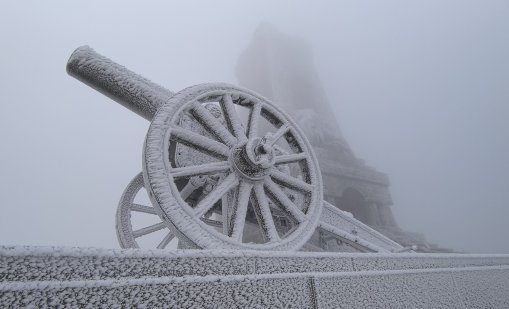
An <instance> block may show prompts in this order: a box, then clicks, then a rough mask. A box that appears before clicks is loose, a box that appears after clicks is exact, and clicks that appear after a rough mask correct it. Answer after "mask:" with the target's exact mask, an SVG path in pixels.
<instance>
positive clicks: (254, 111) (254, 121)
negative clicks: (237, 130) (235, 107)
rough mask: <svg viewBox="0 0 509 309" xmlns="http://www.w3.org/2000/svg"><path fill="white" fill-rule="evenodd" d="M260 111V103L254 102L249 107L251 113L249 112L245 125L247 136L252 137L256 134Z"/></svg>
mask: <svg viewBox="0 0 509 309" xmlns="http://www.w3.org/2000/svg"><path fill="white" fill-rule="evenodd" d="M261 112H262V104H261V103H255V104H254V105H253V107H252V108H251V113H250V114H249V122H248V126H247V129H248V131H247V136H248V138H250V139H251V138H254V137H256V135H257V134H258V125H259V122H260V117H261Z"/></svg>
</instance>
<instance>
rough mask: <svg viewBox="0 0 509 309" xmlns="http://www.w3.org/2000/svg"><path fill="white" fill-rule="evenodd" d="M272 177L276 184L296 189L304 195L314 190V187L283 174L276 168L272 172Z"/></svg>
mask: <svg viewBox="0 0 509 309" xmlns="http://www.w3.org/2000/svg"><path fill="white" fill-rule="evenodd" d="M270 176H271V177H272V178H274V181H275V182H276V183H278V184H280V185H282V186H285V187H288V188H291V189H295V190H297V191H300V192H302V193H309V192H312V191H313V189H314V186H313V185H311V184H308V183H306V182H304V181H302V180H300V179H298V178H295V177H292V176H290V175H288V174H285V173H282V172H280V171H279V170H277V169H275V168H273V169H272V170H271V171H270Z"/></svg>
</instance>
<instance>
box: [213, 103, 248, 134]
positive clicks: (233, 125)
mask: <svg viewBox="0 0 509 309" xmlns="http://www.w3.org/2000/svg"><path fill="white" fill-rule="evenodd" d="M220 104H221V108H222V109H223V115H224V118H225V120H226V123H227V125H228V127H229V128H230V130H231V131H232V132H233V135H234V136H235V137H236V138H237V140H238V141H239V142H243V141H245V140H247V137H246V134H245V132H244V128H243V127H242V123H241V121H240V118H239V115H238V114H237V111H236V110H235V104H233V101H232V97H231V95H229V94H225V95H224V96H223V98H222V100H221V101H220Z"/></svg>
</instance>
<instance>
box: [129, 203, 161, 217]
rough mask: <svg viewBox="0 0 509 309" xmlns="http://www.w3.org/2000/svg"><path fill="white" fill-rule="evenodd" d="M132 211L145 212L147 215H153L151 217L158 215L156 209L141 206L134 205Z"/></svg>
mask: <svg viewBox="0 0 509 309" xmlns="http://www.w3.org/2000/svg"><path fill="white" fill-rule="evenodd" d="M131 211H136V212H144V213H146V214H151V215H155V214H157V213H156V210H155V208H154V207H150V206H145V205H140V204H132V205H131Z"/></svg>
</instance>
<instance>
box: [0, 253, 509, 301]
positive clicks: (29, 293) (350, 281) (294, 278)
mask: <svg viewBox="0 0 509 309" xmlns="http://www.w3.org/2000/svg"><path fill="white" fill-rule="evenodd" d="M30 306H31V307H46V306H49V307H56V306H66V307H80V306H81V307H108V308H119V307H134V306H138V307H169V308H196V307H198V308H267V307H274V308H341V307H345V308H359V307H399V308H437V307H450V308H469V307H470V308H487V307H492V308H507V307H508V306H509V255H466V254H463V255H460V254H415V253H414V254H410V253H406V254H369V253H368V254H366V253H364V254H347V253H343V254H338V253H335V254H330V253H305V252H293V253H292V252H286V253H285V252H253V251H248V252H239V251H193V250H188V251H176V252H165V251H163V250H140V249H136V250H135V249H130V250H101V249H93V248H89V249H84V248H49V247H46V248H44V247H43V248H33V247H0V307H2V308H8V307H30Z"/></svg>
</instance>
